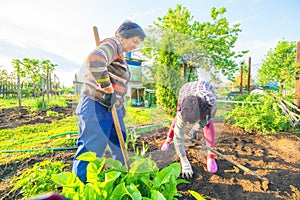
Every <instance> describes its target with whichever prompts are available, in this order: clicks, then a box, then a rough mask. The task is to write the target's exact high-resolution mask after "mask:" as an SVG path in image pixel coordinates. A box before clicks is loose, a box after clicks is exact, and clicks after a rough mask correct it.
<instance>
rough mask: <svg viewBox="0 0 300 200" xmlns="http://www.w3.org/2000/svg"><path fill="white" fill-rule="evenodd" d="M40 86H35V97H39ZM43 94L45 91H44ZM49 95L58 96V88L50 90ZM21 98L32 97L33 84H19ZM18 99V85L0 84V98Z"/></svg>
mask: <svg viewBox="0 0 300 200" xmlns="http://www.w3.org/2000/svg"><path fill="white" fill-rule="evenodd" d="M41 88H42V87H41V86H40V85H36V92H37V96H41ZM44 92H45V91H44ZM50 93H51V94H55V95H59V92H58V88H57V87H54V88H51V89H50ZM21 94H22V98H23V97H25V98H27V97H34V85H33V84H21ZM17 97H18V84H16V83H1V82H0V98H3V99H4V98H17Z"/></svg>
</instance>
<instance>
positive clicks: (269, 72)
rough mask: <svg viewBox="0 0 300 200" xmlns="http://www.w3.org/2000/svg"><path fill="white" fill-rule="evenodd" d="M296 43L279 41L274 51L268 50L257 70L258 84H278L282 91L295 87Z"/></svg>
mask: <svg viewBox="0 0 300 200" xmlns="http://www.w3.org/2000/svg"><path fill="white" fill-rule="evenodd" d="M295 64H296V42H288V41H286V40H284V39H283V40H281V41H279V42H278V44H277V46H276V47H275V48H274V49H270V50H269V52H268V54H267V55H266V56H265V58H264V59H263V64H262V66H261V68H260V69H259V70H258V74H259V79H258V83H259V84H267V83H270V82H274V81H276V82H279V83H280V85H281V87H282V89H287V90H289V89H292V88H293V87H294V86H295V73H296V68H295Z"/></svg>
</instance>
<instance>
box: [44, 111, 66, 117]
mask: <svg viewBox="0 0 300 200" xmlns="http://www.w3.org/2000/svg"><path fill="white" fill-rule="evenodd" d="M46 116H47V117H59V116H63V113H58V112H55V111H52V110H48V111H47V112H46Z"/></svg>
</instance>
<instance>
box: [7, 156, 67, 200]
mask: <svg viewBox="0 0 300 200" xmlns="http://www.w3.org/2000/svg"><path fill="white" fill-rule="evenodd" d="M66 166H67V165H66V164H63V163H62V162H57V161H56V162H52V161H44V162H40V163H36V164H34V165H33V167H32V168H30V169H27V170H25V171H24V172H23V173H22V174H21V175H20V176H17V177H14V178H13V179H12V181H11V185H12V186H14V187H13V188H12V189H11V191H10V193H11V192H13V191H15V190H17V189H20V190H21V192H22V193H23V196H24V197H30V196H33V195H36V194H40V193H44V192H53V191H56V190H57V188H56V184H55V183H54V182H53V181H52V179H51V177H52V174H58V173H61V172H62V170H63V168H64V167H66Z"/></svg>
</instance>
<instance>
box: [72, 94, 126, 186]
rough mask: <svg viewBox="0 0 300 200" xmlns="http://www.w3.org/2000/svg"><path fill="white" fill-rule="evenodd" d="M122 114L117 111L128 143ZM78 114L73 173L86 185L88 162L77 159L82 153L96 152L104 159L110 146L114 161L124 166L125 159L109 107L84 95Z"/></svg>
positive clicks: (79, 104)
mask: <svg viewBox="0 0 300 200" xmlns="http://www.w3.org/2000/svg"><path fill="white" fill-rule="evenodd" d="M122 112H123V111H122V109H119V110H117V114H118V118H119V123H120V127H121V130H122V135H123V138H124V141H126V128H125V123H124V119H123V117H122V116H123V113H122ZM76 114H77V115H78V121H79V133H78V139H77V145H78V149H77V152H76V154H75V157H74V163H73V169H72V171H73V172H75V173H76V175H77V176H78V177H79V178H80V180H81V181H82V182H83V183H86V167H87V165H88V162H86V161H82V160H77V157H78V156H79V155H81V154H82V153H84V152H95V153H96V154H97V157H102V155H103V153H104V151H105V149H106V147H107V145H108V147H109V150H110V154H111V156H112V157H113V158H114V159H116V160H119V161H121V162H122V163H123V164H124V158H123V154H122V150H121V148H120V143H119V139H118V135H117V132H116V129H115V125H114V121H113V118H112V113H111V112H108V111H107V107H105V106H103V105H102V104H100V103H99V102H96V101H94V100H92V99H90V98H88V97H87V96H84V95H83V96H81V99H80V101H79V103H78V106H77V109H76Z"/></svg>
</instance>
